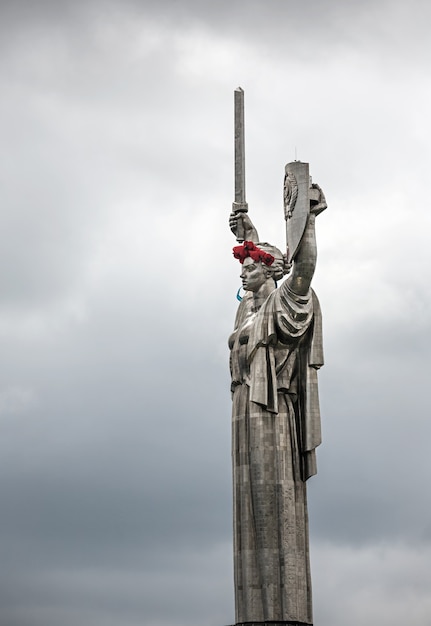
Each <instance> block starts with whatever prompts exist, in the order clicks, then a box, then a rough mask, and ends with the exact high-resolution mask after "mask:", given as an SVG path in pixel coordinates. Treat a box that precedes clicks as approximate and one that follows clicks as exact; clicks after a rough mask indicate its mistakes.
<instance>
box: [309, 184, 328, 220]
mask: <svg viewBox="0 0 431 626" xmlns="http://www.w3.org/2000/svg"><path fill="white" fill-rule="evenodd" d="M326 208H328V205H327V204H326V198H325V194H324V193H323V191H322V189H321V188H320V187H319V185H316V183H313V184H312V185H311V190H310V213H312V214H313V215H319V213H321V212H322V211H324V210H325V209H326Z"/></svg>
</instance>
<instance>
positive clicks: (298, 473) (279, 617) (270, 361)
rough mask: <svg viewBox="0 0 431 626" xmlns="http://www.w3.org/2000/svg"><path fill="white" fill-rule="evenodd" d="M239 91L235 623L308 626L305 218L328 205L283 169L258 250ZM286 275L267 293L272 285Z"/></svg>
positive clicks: (313, 366) (311, 318)
mask: <svg viewBox="0 0 431 626" xmlns="http://www.w3.org/2000/svg"><path fill="white" fill-rule="evenodd" d="M243 97H244V93H243V91H242V90H241V89H237V90H236V91H235V201H234V203H233V211H232V213H231V215H230V220H229V224H230V228H231V230H232V232H233V233H234V234H235V236H236V238H237V240H238V242H240V243H241V245H238V246H236V247H235V248H234V256H235V258H237V259H238V260H239V261H240V263H241V264H242V266H241V269H242V271H241V279H242V284H243V288H244V290H245V295H244V297H243V299H242V301H241V303H240V305H239V307H238V313H237V316H236V321H235V329H234V331H233V333H232V335H231V337H230V340H229V346H230V349H231V358H230V367H231V374H232V401H233V411H232V459H233V489H234V495H233V497H234V575H235V614H236V615H235V619H236V624H237V625H239V624H247V625H248V626H250V625H257V624H259V625H261V624H269V623H271V624H272V626H274V625H277V624H290V625H295V626H299V625H301V626H302V625H309V624H312V623H313V618H312V605H311V578H310V563H309V548H308V514H307V494H306V481H307V479H308V478H309V477H310V476H312V475H313V474H315V473H316V460H315V448H316V447H317V446H318V445H319V443H320V440H321V438H320V412H319V398H318V389H317V370H318V369H319V367H320V366H321V365H322V364H323V351H322V332H321V314H320V307H319V302H318V300H317V297H316V295H315V294H314V292H313V291H312V289H311V287H310V285H311V280H312V277H313V274H314V269H315V266H316V240H315V218H316V216H317V215H318V214H319V213H320V212H321V211H323V210H324V209H325V208H326V201H325V198H324V195H323V193H322V191H321V189H320V187H318V186H317V185H314V184H311V182H310V177H309V172H308V163H301V162H299V161H294V162H293V163H289V164H288V165H286V176H285V182H284V211H285V219H286V229H287V252H286V254H283V253H282V252H281V251H280V250H278V249H277V248H276V247H275V246H272V245H270V244H268V243H259V241H260V240H259V236H258V234H257V230H256V228H255V227H254V225H253V224H252V222H251V220H250V218H249V217H248V213H247V211H248V206H247V203H246V201H245V184H244V182H245V176H244V109H243ZM285 274H289V275H288V277H287V279H286V280H285V281H284V282H283V283H282V284H281V285H280V286H279V287H277V284H276V282H275V281H277V280H279V279H281V278H282V277H283V276H284V275H285Z"/></svg>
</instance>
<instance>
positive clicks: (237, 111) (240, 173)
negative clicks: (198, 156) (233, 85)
mask: <svg viewBox="0 0 431 626" xmlns="http://www.w3.org/2000/svg"><path fill="white" fill-rule="evenodd" d="M234 125H235V196H234V197H235V199H234V201H233V203H232V211H233V212H234V213H247V211H248V204H247V202H246V199H245V149H244V90H243V89H241V87H238V88H237V89H235V91H234ZM236 238H237V241H238V242H240V243H241V242H242V241H244V226H243V224H242V219H241V218H240V217H239V219H238V228H237V237H236Z"/></svg>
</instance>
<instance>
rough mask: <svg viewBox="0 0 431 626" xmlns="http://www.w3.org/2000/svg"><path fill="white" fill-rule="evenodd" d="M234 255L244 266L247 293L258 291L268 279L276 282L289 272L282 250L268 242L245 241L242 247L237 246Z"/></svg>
mask: <svg viewBox="0 0 431 626" xmlns="http://www.w3.org/2000/svg"><path fill="white" fill-rule="evenodd" d="M233 255H234V257H235V258H236V259H238V260H239V262H240V263H241V264H242V272H241V279H242V281H243V287H244V289H245V290H246V291H258V289H259V288H260V287H261V286H262V285H263V284H264V283H265V282H266V281H267V280H268V279H272V280H273V281H274V282H276V281H277V280H280V279H281V278H283V276H284V275H285V274H287V272H288V271H289V269H288V266H287V263H286V257H284V256H283V253H282V252H281V250H279V249H278V248H276V247H275V246H272V245H271V244H269V243H267V242H262V243H258V244H254V243H253V242H252V241H244V243H243V244H242V246H235V248H234V249H233Z"/></svg>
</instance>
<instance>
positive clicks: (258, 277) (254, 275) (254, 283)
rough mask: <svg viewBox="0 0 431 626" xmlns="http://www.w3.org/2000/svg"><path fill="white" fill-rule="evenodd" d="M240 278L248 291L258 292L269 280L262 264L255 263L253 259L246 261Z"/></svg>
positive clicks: (248, 258) (249, 258)
mask: <svg viewBox="0 0 431 626" xmlns="http://www.w3.org/2000/svg"><path fill="white" fill-rule="evenodd" d="M240 278H241V280H242V286H243V288H244V289H245V290H246V291H258V290H259V289H260V288H261V287H262V285H263V284H264V283H265V282H266V280H267V276H266V271H265V269H264V267H263V265H262V263H261V262H260V261H253V259H252V258H251V257H247V258H246V259H244V263H243V264H242V272H241V275H240Z"/></svg>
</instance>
